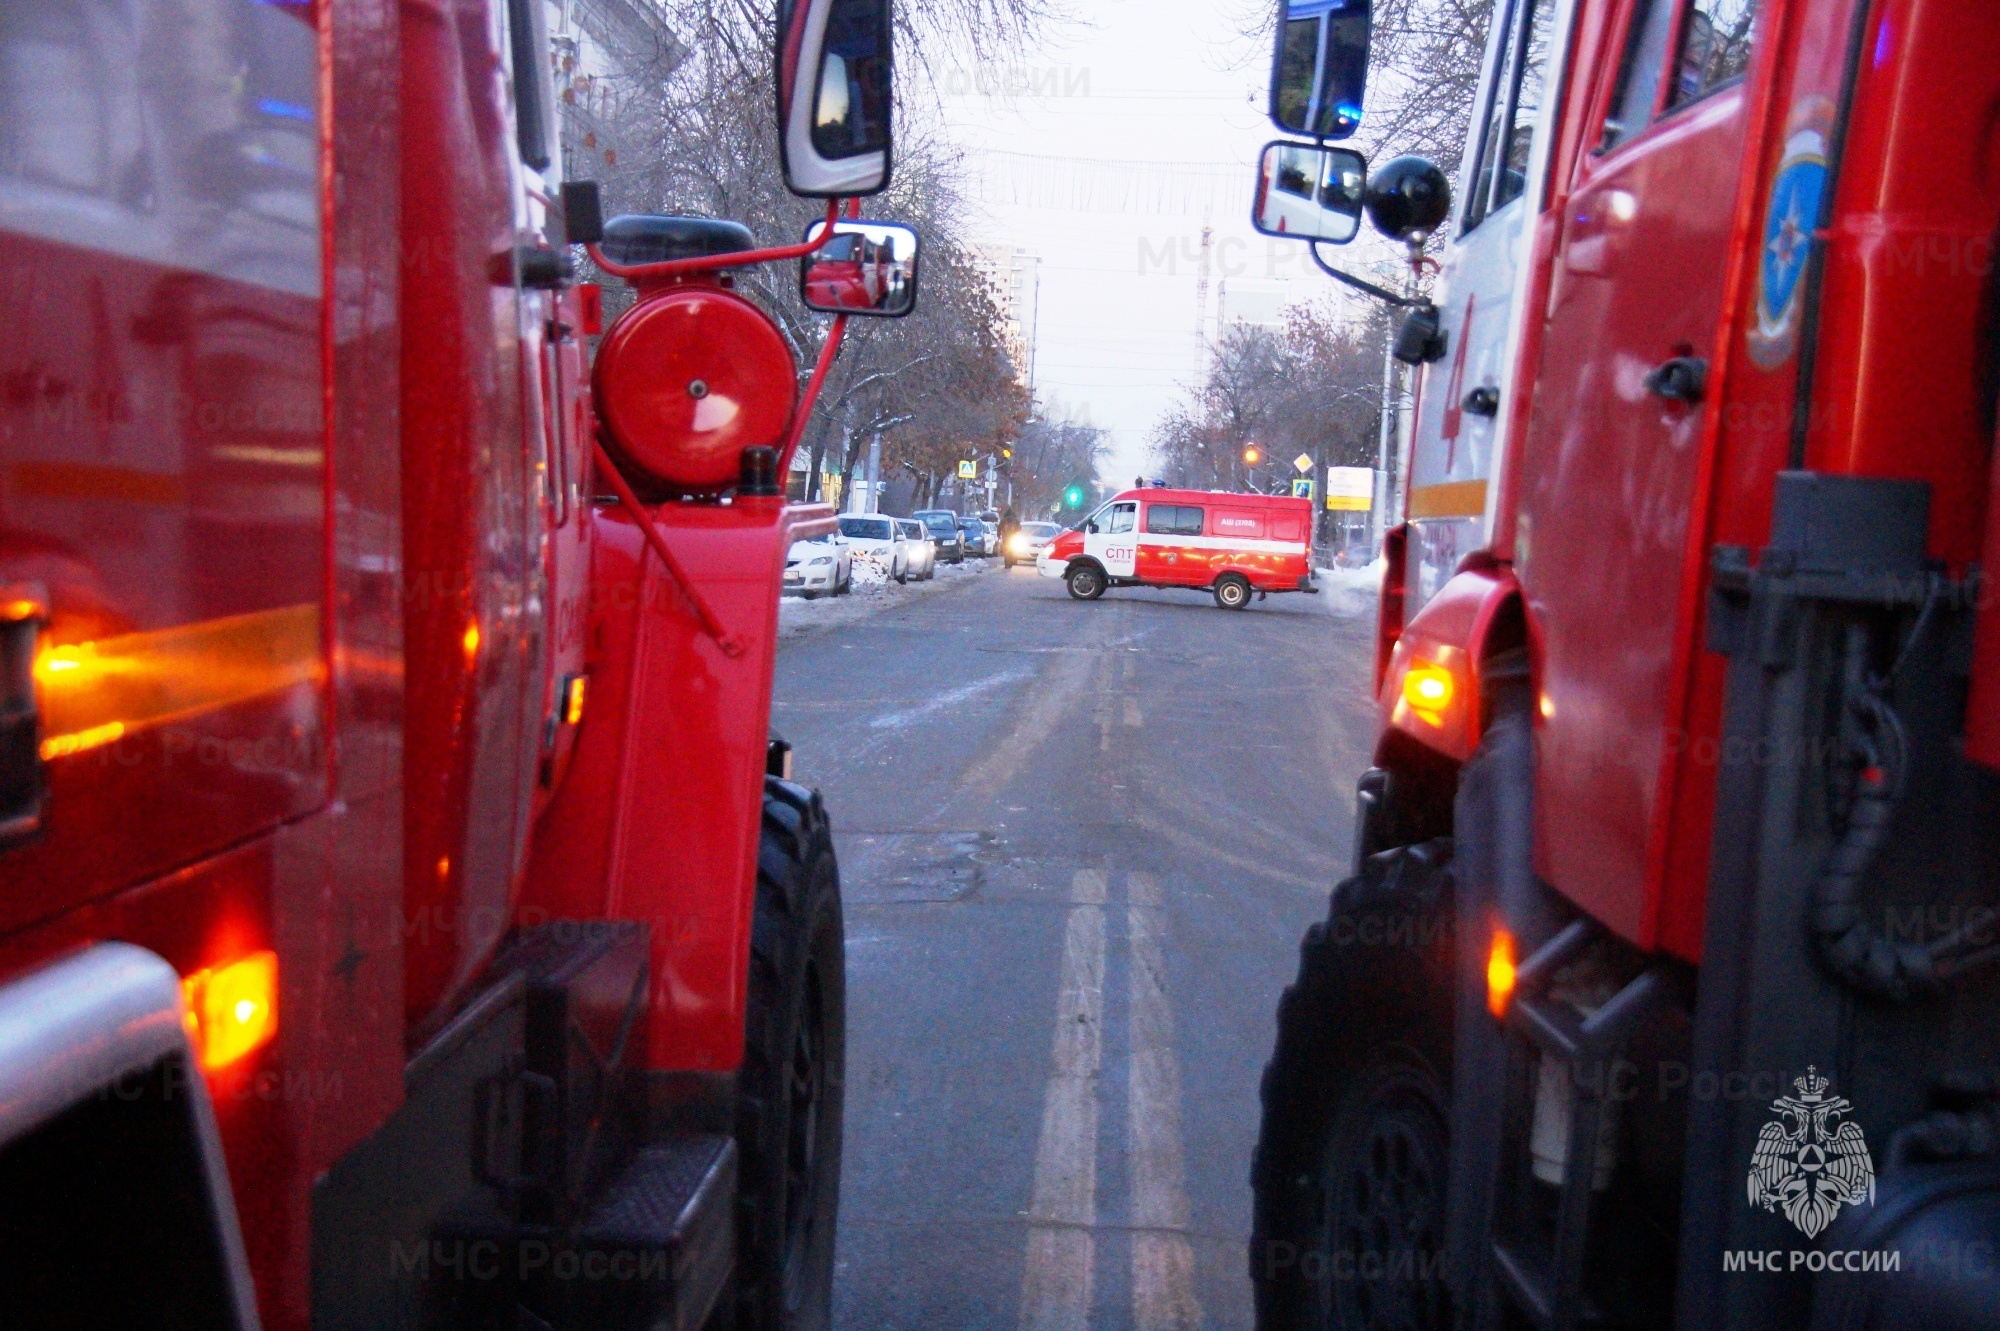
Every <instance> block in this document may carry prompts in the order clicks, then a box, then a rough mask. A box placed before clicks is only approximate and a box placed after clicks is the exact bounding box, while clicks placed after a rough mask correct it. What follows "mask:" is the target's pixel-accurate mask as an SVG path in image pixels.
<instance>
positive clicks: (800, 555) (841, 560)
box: [785, 532, 854, 601]
mask: <svg viewBox="0 0 2000 1331" xmlns="http://www.w3.org/2000/svg"><path fill="white" fill-rule="evenodd" d="M853 586H854V553H853V551H851V550H849V549H848V546H847V540H846V538H845V537H842V536H840V535H839V534H837V533H833V532H829V533H828V534H826V535H825V536H815V537H813V538H812V539H810V540H805V541H794V542H792V548H791V551H790V553H788V554H787V555H786V556H785V590H786V591H787V592H797V593H798V594H799V595H800V596H803V597H805V598H806V599H807V600H808V601H810V600H812V599H813V598H814V597H818V596H845V595H846V594H847V593H848V592H849V591H850V590H852V589H853Z"/></svg>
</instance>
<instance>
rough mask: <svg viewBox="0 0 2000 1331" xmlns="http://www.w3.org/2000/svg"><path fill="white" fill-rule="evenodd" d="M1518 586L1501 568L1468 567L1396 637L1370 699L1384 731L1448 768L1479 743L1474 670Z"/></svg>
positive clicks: (1494, 565)
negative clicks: (1437, 755)
mask: <svg viewBox="0 0 2000 1331" xmlns="http://www.w3.org/2000/svg"><path fill="white" fill-rule="evenodd" d="M1520 594H1521V592H1520V586H1519V584H1517V583H1516V582H1515V581H1514V573H1513V570H1512V569H1510V568H1508V567H1507V566H1506V565H1504V564H1500V563H1493V562H1486V563H1480V564H1473V563H1472V562H1471V561H1468V562H1467V564H1465V565H1461V566H1460V570H1459V572H1458V573H1457V574H1455V575H1454V576H1453V577H1452V579H1451V581H1449V582H1447V583H1445V585H1444V586H1443V587H1442V588H1440V589H1439V590H1438V593H1437V595H1436V596H1433V597H1432V598H1431V599H1430V601H1429V602H1428V603H1426V604H1425V606H1424V608H1423V609H1422V610H1420V611H1418V612H1417V615H1416V617H1415V618H1414V619H1412V620H1411V621H1410V622H1409V624H1408V625H1407V626H1406V627H1405V628H1404V629H1403V631H1402V632H1401V633H1400V634H1399V635H1398V636H1397V638H1396V641H1395V646H1394V647H1393V648H1392V649H1391V650H1390V652H1389V660H1388V664H1387V666H1386V668H1385V669H1384V670H1383V672H1382V678H1381V681H1380V683H1379V686H1378V688H1377V691H1376V700H1377V702H1378V703H1379V705H1380V706H1381V708H1382V722H1383V726H1384V728H1385V729H1386V730H1392V731H1397V732H1400V733H1401V734H1403V735H1407V736H1408V737H1410V738H1411V739H1413V740H1415V741H1416V742H1417V743H1419V744H1421V745H1423V746H1424V747H1425V748H1427V749H1431V750H1434V751H1435V752H1438V753H1441V754H1443V755H1444V756H1445V757H1447V758H1450V759H1452V760H1453V761H1455V762H1460V763H1462V762H1464V761H1465V760H1466V759H1468V758H1470V757H1471V756H1472V751H1473V749H1474V748H1476V747H1477V746H1478V744H1479V733H1480V727H1481V724H1482V721H1483V718H1482V717H1481V715H1480V699H1479V663H1480V662H1481V661H1483V660H1484V659H1485V658H1486V656H1487V654H1488V651H1489V648H1491V647H1494V646H1496V645H1497V646H1510V647H1511V646H1518V645H1520V644H1518V643H1514V642H1507V643H1504V644H1501V643H1497V641H1496V640H1495V638H1494V627H1495V625H1496V624H1499V623H1501V622H1503V621H1504V620H1505V619H1506V618H1507V616H1506V615H1504V614H1503V611H1505V610H1506V609H1507V608H1508V607H1509V606H1510V604H1512V605H1515V606H1518V602H1519V599H1520Z"/></svg>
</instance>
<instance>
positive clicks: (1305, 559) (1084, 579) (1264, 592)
mask: <svg viewBox="0 0 2000 1331" xmlns="http://www.w3.org/2000/svg"><path fill="white" fill-rule="evenodd" d="M1311 553H1312V503H1311V501H1309V500H1305V499H1295V498H1292V497H1290V496H1287V495H1261V494H1234V493H1230V492H1227V491H1221V490H1174V489H1168V488H1165V487H1157V486H1156V487H1149V488H1145V489H1137V490H1125V491H1121V492H1120V493H1118V494H1116V495H1113V496H1112V497H1111V498H1110V499H1108V500H1106V501H1105V502H1104V504H1103V505H1102V506H1100V507H1099V508H1098V509H1097V511H1096V512H1094V513H1092V514H1091V515H1090V516H1089V517H1087V518H1085V519H1084V520H1083V521H1082V522H1081V523H1079V524H1078V525H1077V526H1076V527H1074V528H1072V529H1071V530H1069V531H1066V532H1064V533H1062V534H1061V535H1060V536H1058V537H1056V538H1055V539H1054V540H1053V541H1051V542H1049V543H1048V545H1046V546H1044V547H1043V548H1042V549H1041V551H1039V552H1038V553H1037V554H1036V556H1035V571H1036V572H1038V573H1040V574H1041V575H1042V576H1043V577H1045V578H1061V579H1062V580H1063V584H1064V586H1066V587H1067V588H1068V589H1069V594H1070V595H1071V596H1074V597H1075V598H1076V599H1078V600H1079V601H1094V600H1096V599H1097V598H1098V597H1100V596H1102V595H1104V591H1105V588H1107V587H1182V588H1186V589H1189V590H1191V591H1206V592H1210V593H1212V594H1213V595H1214V597H1215V603H1216V604H1217V605H1218V606H1221V607H1222V608H1223V609H1225V610H1241V609H1243V608H1245V607H1246V606H1248V605H1249V604H1250V602H1251V600H1252V599H1253V598H1257V599H1261V598H1262V597H1265V596H1268V595H1270V594H1271V593H1272V592H1310V591H1312V590H1314V588H1313V583H1312V561H1311V559H1310V555H1311Z"/></svg>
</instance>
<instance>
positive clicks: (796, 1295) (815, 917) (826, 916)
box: [736, 777, 847, 1331]
mask: <svg viewBox="0 0 2000 1331" xmlns="http://www.w3.org/2000/svg"><path fill="white" fill-rule="evenodd" d="M844 955H845V945H844V940H843V932H842V924H841V911H840V870H839V868H838V866H837V865H836V864H835V861H834V852H833V834H832V829H831V827H830V826H829V824H828V821H827V817H826V810H825V808H824V807H823V806H822V805H821V804H820V798H819V793H818V792H817V791H812V790H808V789H806V788H805V787H803V786H799V785H794V784H793V783H791V782H789V781H784V780H780V779H779V778H777V777H766V778H765V780H764V820H763V829H762V840H761V843H760V845H759V847H758V852H757V902H756V913H755V916H754V917H753V920H752V923H751V931H750V987H749V1000H748V1008H747V1010H746V1012H745V1019H744V1027H743V1070H742V1072H741V1074H740V1075H739V1078H738V1083H737V1112H736V1144H737V1149H738V1151H739V1152H740V1154H741V1166H740V1178H741V1184H740V1187H739V1191H738V1193H737V1251H736V1263H737V1267H736V1269H737V1277H736V1285H737V1322H736V1325H737V1327H738V1328H739V1331H818V1329H819V1328H823V1327H825V1326H826V1325H827V1324H828V1322H829V1320H830V1316H831V1303H832V1294H833V1240H834V1220H835V1216H836V1214H837V1209H838V1204H839V1200H840V1141H841V1104H842V1089H843V1082H844V1078H845V1072H846V1036H847V1011H846V996H847V983H846V970H845V963H844Z"/></svg>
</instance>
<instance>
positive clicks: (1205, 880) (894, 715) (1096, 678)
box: [775, 568, 1373, 1331]
mask: <svg viewBox="0 0 2000 1331" xmlns="http://www.w3.org/2000/svg"><path fill="white" fill-rule="evenodd" d="M1335 608H1336V605H1335V603H1333V602H1332V600H1331V598H1326V597H1308V596H1296V595H1294V596H1278V597H1272V598H1270V599H1269V600H1267V601H1263V602H1259V603H1256V604H1254V605H1253V606H1252V607H1251V608H1250V609H1248V610H1247V611H1242V612H1236V613H1231V612H1227V611H1223V610H1219V609H1217V608H1216V607H1215V605H1214V603H1213V602H1212V601H1211V600H1210V599H1208V598H1207V597H1205V596H1197V595H1195V594H1193V593H1171V592H1155V591H1113V592H1111V593H1109V594H1108V595H1107V596H1106V597H1105V598H1104V599H1103V600H1101V601H1097V602H1091V603H1083V602H1077V601H1072V600H1070V599H1069V597H1068V596H1066V595H1065V594H1064V592H1063V589H1062V586H1061V584H1059V583H1057V582H1055V581H1054V580H1051V579H1043V578H1038V577H1036V576H1035V575H1034V574H1033V573H1032V571H1030V570H1028V569H1025V568H1024V569H1016V570H1013V571H1011V572H1002V571H1000V570H997V569H996V570H994V571H992V572H991V573H990V574H988V575H986V576H981V577H977V578H972V579H968V580H967V581H966V582H965V583H964V585H962V586H960V587H956V588H948V589H940V592H939V594H936V595H931V596H927V597H924V598H922V599H919V600H914V601H912V602H910V603H909V604H907V605H901V606H897V607H893V608H889V609H885V610H884V611H882V612H881V613H879V614H877V615H875V616H873V617H871V618H867V619H863V620H860V621H858V622H852V623H846V624H842V625H839V626H836V627H830V628H828V629H826V630H825V631H823V632H819V633H810V634H807V635H805V636H802V637H798V638H794V639H791V640H789V641H787V642H786V643H785V644H784V646H783V648H782V651H781V655H780V659H779V663H778V680H777V701H776V706H775V717H776V724H777V726H778V728H779V729H780V730H781V731H783V733H784V734H785V735H786V737H787V738H788V739H790V740H791V741H792V742H793V744H794V745H795V747H796V774H797V775H798V776H799V777H800V779H802V780H805V781H808V782H810V783H812V784H815V785H817V786H819V787H820V788H821V789H822V790H823V791H824V792H825V795H826V799H827V803H828V807H829V808H830V809H831V811H832V815H833V822H834V828H835V831H836V834H837V839H838V846H839V851H840V860H841V880H842V884H843V889H844V894H845V899H846V910H847V937H848V942H847V965H848V1023H849V1025H848V1049H849V1053H848V1058H849V1063H848V1083H847V1127H846V1149H845V1159H846V1163H845V1171H846V1172H845V1177H844V1180H843V1183H842V1199H841V1213H840V1231H839V1251H838V1259H837V1260H838V1274H837V1277H836V1288H835V1325H836V1326H837V1327H839V1328H842V1331H893V1329H896V1328H909V1329H910V1331H959V1329H960V1328H984V1327H1004V1328H1010V1329H1012V1328H1033V1329H1034V1331H1064V1329H1068V1328H1084V1327H1089V1328H1107V1329H1110V1328H1121V1329H1122V1328H1128V1327H1130V1328H1137V1329H1138V1331H1168V1329H1172V1331H1181V1329H1182V1328H1190V1327H1198V1326H1199V1327H1248V1326H1250V1324H1251V1313H1250V1304H1249V1289H1248V1283H1247V1278H1246V1276H1245V1274H1244V1271H1245V1257H1244V1245H1245V1239H1246V1237H1247V1235H1248V1233H1249V1224H1250V1195H1249V1186H1248V1183H1247V1174H1248V1170H1249V1162H1250V1151H1251V1147H1252V1145H1253V1144H1254V1142H1255V1138H1256V1130H1257V1078H1258V1075H1259V1073H1260V1072H1261V1070H1262V1068H1263V1065H1264V1060H1265V1058H1266V1056H1267V1054H1268V1053H1269V1050H1270V1043H1271V1035H1272V1014H1273V1011H1274V1009H1275V1005H1276V1002H1277V997H1278V993H1279V991H1280V990H1281V989H1282V988H1283V986H1284V984H1285V982H1286V981H1287V979H1288V978H1289V977H1290V975H1291V973H1292V971H1293V968H1294V965H1295V962H1296V957H1297V945H1298V938H1299V935H1300V934H1301V933H1302V932H1303V930H1304V929H1305V927H1306V925H1307V924H1308V923H1309V922H1310V921H1311V920H1313V919H1314V918H1317V917H1318V916H1320V915H1322V914H1323V913H1324V911H1325V905H1326V894H1327V890H1328V888H1329V887H1330V886H1331V885H1332V883H1333V881H1334V879H1335V878H1336V877H1338V876H1339V875H1340V874H1341V873H1342V872H1343V868H1342V866H1344V865H1345V864H1346V863H1347V861H1348V857H1349V845H1350V836H1351V833H1352V825H1353V788H1354V779H1355V777H1356V776H1358V775H1359V774H1360V772H1361V771H1362V770H1363V768H1364V767H1365V766H1366V765H1367V761H1368V756H1369V746H1370V743H1371V734H1372V724H1373V723H1372V719H1371V715H1370V709H1369V707H1368V704H1367V703H1366V701H1365V693H1366V688H1367V679H1368V672H1369V668H1370V660H1371V651H1372V646H1371V642H1370V633H1371V631H1372V627H1373V621H1372V617H1371V616H1366V615H1358V614H1357V615H1356V617H1353V618H1345V619H1343V618H1340V617H1339V616H1338V615H1337V614H1335V613H1333V610H1334V609H1335ZM1356 610H1358V607H1352V606H1350V607H1348V611H1349V613H1354V612H1355V611H1356Z"/></svg>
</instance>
